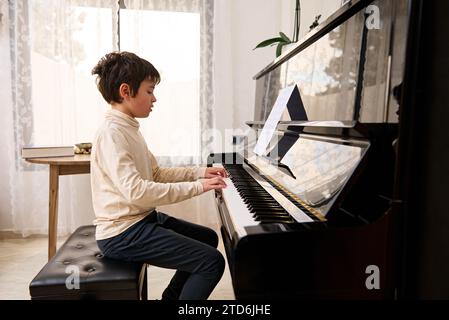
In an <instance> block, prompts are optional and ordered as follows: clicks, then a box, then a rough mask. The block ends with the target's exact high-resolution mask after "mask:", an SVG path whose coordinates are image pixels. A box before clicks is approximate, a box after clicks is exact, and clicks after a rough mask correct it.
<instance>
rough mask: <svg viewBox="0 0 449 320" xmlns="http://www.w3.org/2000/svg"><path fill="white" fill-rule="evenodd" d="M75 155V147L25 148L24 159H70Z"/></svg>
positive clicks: (23, 151)
mask: <svg viewBox="0 0 449 320" xmlns="http://www.w3.org/2000/svg"><path fill="white" fill-rule="evenodd" d="M73 155H75V151H74V147H73V146H23V147H22V158H24V159H28V158H50V157H70V156H73Z"/></svg>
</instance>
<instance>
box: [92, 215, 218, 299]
mask: <svg viewBox="0 0 449 320" xmlns="http://www.w3.org/2000/svg"><path fill="white" fill-rule="evenodd" d="M97 243H98V246H99V248H100V250H101V251H102V252H103V254H104V255H105V256H106V257H109V258H113V259H120V260H126V261H137V262H144V263H149V264H151V265H153V266H157V267H162V268H168V269H176V270H177V271H176V273H175V275H174V276H173V278H172V279H171V281H170V284H169V285H168V287H167V288H166V289H165V290H164V292H163V294H162V299H169V300H175V299H176V300H177V299H179V300H201V299H207V298H208V297H209V295H210V294H211V292H212V290H213V289H214V288H215V286H216V285H217V283H218V281H220V279H221V276H222V275H223V271H224V267H225V260H224V258H223V256H222V255H221V253H220V252H219V251H218V250H217V249H216V248H217V245H218V236H217V234H216V233H215V231H213V230H212V229H209V228H207V227H203V226H200V225H196V224H193V223H190V222H187V221H184V220H181V219H176V218H174V217H171V216H169V215H167V214H164V213H161V212H157V211H153V212H152V213H150V214H149V215H148V216H147V217H146V218H145V219H143V220H142V221H139V222H138V223H136V224H135V225H133V226H131V227H130V228H129V229H127V230H125V231H124V232H122V233H121V234H119V235H117V236H115V237H112V238H109V239H104V240H98V241H97Z"/></svg>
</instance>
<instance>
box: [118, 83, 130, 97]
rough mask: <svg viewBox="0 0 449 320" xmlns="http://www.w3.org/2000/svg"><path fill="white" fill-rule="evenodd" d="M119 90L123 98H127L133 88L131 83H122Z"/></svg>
mask: <svg viewBox="0 0 449 320" xmlns="http://www.w3.org/2000/svg"><path fill="white" fill-rule="evenodd" d="M118 90H119V94H120V97H121V98H123V99H126V98H129V97H131V88H130V86H129V84H127V83H122V84H121V85H120V87H119V89H118Z"/></svg>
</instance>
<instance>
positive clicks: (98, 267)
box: [30, 226, 147, 300]
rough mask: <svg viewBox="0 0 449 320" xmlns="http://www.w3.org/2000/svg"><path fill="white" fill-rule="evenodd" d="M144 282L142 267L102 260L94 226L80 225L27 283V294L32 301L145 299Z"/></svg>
mask: <svg viewBox="0 0 449 320" xmlns="http://www.w3.org/2000/svg"><path fill="white" fill-rule="evenodd" d="M78 279H79V281H78ZM146 283H147V274H146V265H145V264H143V263H132V262H126V261H120V260H114V259H109V258H106V257H104V256H103V255H102V254H101V252H100V249H99V248H98V246H97V242H96V241H95V226H83V227H79V228H78V229H77V230H76V231H75V232H74V233H73V234H72V235H71V236H70V237H69V238H68V239H67V241H66V242H65V243H64V244H63V245H62V246H61V248H59V249H58V251H57V252H56V254H55V256H54V257H53V258H51V259H50V261H48V263H47V264H46V265H45V266H44V267H43V268H42V270H41V271H40V272H39V273H38V274H37V276H36V277H35V278H34V279H33V280H32V281H31V283H30V295H31V299H32V300H44V299H45V300H66V299H75V300H78V299H124V300H134V299H143V300H146V299H147V285H146Z"/></svg>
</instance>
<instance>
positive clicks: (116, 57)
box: [91, 52, 226, 300]
mask: <svg viewBox="0 0 449 320" xmlns="http://www.w3.org/2000/svg"><path fill="white" fill-rule="evenodd" d="M92 74H93V75H97V86H98V89H99V91H100V92H101V94H102V96H103V98H104V99H105V100H106V101H107V102H108V103H109V104H110V105H111V109H110V110H108V111H107V113H106V117H105V121H104V123H103V125H102V126H101V127H100V128H99V130H98V132H97V134H96V136H95V139H94V141H93V148H92V155H91V185H92V200H93V205H94V211H95V215H96V219H95V221H94V224H95V225H96V239H97V243H98V246H99V248H100V250H101V251H102V252H103V253H104V255H105V256H107V257H111V258H115V259H122V260H127V261H139V262H145V263H149V264H151V265H154V266H158V267H163V268H169V269H176V270H177V271H176V273H175V275H174V276H173V278H172V280H171V282H170V284H169V285H168V287H167V288H166V289H165V291H164V292H163V294H162V299H183V300H186V299H207V298H208V297H209V295H210V293H211V292H212V290H213V289H214V287H215V286H216V284H217V283H218V281H219V280H220V278H221V276H222V274H223V270H224V265H225V261H224V258H223V256H222V255H221V254H220V252H219V251H218V250H217V249H216V247H217V244H218V236H217V234H216V233H215V232H214V231H213V230H211V229H209V228H206V227H203V226H199V225H195V224H192V223H189V222H186V221H182V220H179V219H175V218H173V217H170V216H169V215H166V214H164V213H161V212H157V211H156V210H155V207H157V206H160V205H165V204H170V203H175V202H179V201H183V200H186V199H189V198H191V197H194V196H197V195H199V194H201V193H203V192H206V191H209V190H212V189H221V188H224V187H225V186H226V185H225V182H224V181H223V179H222V177H226V173H225V171H224V170H222V169H217V168H200V169H198V168H161V167H159V166H158V165H157V162H156V159H155V157H154V156H153V154H152V153H151V152H150V151H149V150H148V148H147V145H146V143H145V140H144V138H143V137H142V135H141V134H140V132H139V122H138V121H137V120H136V119H135V118H146V117H148V115H149V113H150V112H151V110H152V108H153V106H154V105H153V104H154V102H156V98H155V96H154V88H155V86H156V85H157V84H158V83H159V81H160V75H159V72H158V71H157V70H156V69H155V68H154V67H153V65H152V64H151V63H149V62H148V61H146V60H144V59H142V58H140V57H138V56H137V55H135V54H133V53H129V52H112V53H109V54H107V55H106V56H104V57H103V58H102V59H101V60H100V61H99V62H98V64H97V65H96V66H95V67H94V68H93V70H92ZM199 177H204V178H206V179H205V180H203V181H201V182H200V181H195V180H196V179H198V178H199Z"/></svg>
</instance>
